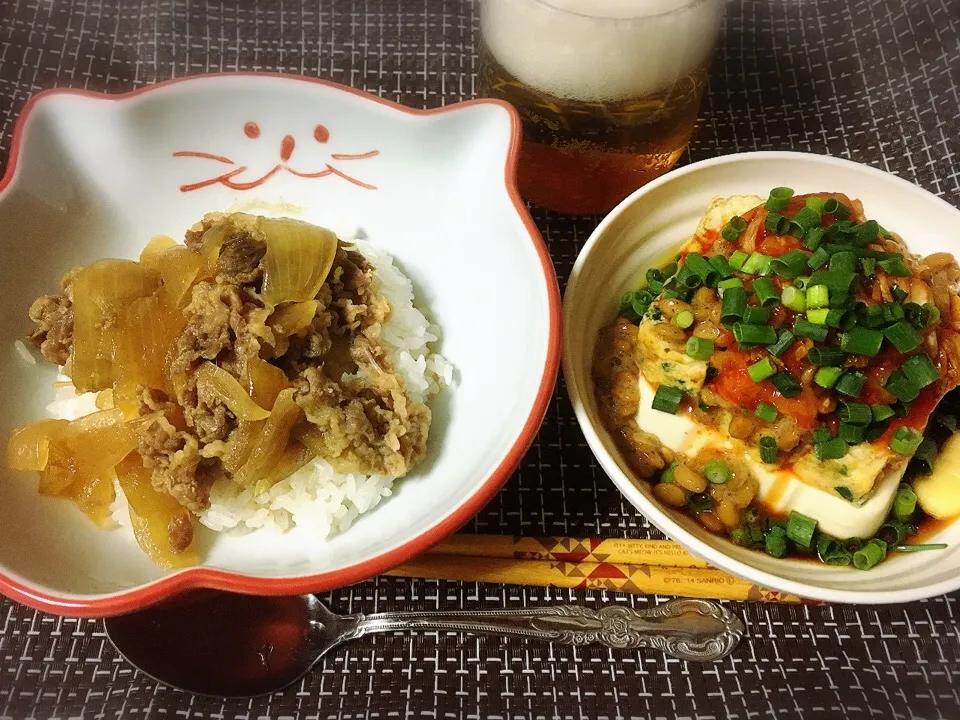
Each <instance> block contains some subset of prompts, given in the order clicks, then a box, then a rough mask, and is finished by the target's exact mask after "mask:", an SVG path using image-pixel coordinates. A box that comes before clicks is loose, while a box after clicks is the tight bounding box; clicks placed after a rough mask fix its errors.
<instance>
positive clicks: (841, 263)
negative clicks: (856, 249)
mask: <svg viewBox="0 0 960 720" xmlns="http://www.w3.org/2000/svg"><path fill="white" fill-rule="evenodd" d="M856 269H857V256H856V255H854V254H853V253H852V252H850V251H849V250H844V251H842V252H837V253H834V254H833V255H831V256H830V272H843V273H852V272H854V271H855V270H856Z"/></svg>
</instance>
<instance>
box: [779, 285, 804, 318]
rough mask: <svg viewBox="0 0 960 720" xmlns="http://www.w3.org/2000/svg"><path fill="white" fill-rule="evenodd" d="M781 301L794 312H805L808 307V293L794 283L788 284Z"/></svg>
mask: <svg viewBox="0 0 960 720" xmlns="http://www.w3.org/2000/svg"><path fill="white" fill-rule="evenodd" d="M780 301H781V302H782V303H783V304H784V305H786V306H787V307H788V308H790V309H791V310H793V311H794V312H803V311H804V310H806V309H807V296H806V293H804V292H803V290H798V289H797V288H795V287H793V286H792V285H788V286H787V287H785V288H784V289H783V294H782V295H781V296H780Z"/></svg>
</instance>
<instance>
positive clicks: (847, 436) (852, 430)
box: [837, 422, 867, 445]
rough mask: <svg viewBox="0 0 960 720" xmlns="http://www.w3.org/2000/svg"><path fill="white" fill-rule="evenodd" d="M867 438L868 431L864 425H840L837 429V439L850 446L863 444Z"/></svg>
mask: <svg viewBox="0 0 960 720" xmlns="http://www.w3.org/2000/svg"><path fill="white" fill-rule="evenodd" d="M866 436H867V429H866V428H865V427H863V426H862V425H851V424H849V423H843V422H842V423H840V427H839V428H837V437H838V438H840V439H841V440H843V441H844V442H845V443H848V444H850V445H856V444H857V443H862V442H863V440H864V438H865V437H866Z"/></svg>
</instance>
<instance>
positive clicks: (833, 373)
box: [813, 367, 843, 388]
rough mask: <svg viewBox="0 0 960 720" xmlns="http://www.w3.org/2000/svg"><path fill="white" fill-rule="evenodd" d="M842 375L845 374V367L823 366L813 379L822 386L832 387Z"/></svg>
mask: <svg viewBox="0 0 960 720" xmlns="http://www.w3.org/2000/svg"><path fill="white" fill-rule="evenodd" d="M841 375H843V368H838V367H822V368H820V369H819V370H817V374H816V375H814V376H813V381H814V382H815V383H816V384H817V385H819V386H820V387H822V388H832V387H833V386H834V385H835V384H836V382H837V380H839V379H840V376H841Z"/></svg>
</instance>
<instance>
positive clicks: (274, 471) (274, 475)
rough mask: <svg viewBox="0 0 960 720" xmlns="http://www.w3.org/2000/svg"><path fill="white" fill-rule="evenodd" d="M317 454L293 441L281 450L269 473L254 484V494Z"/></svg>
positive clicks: (257, 493) (278, 480)
mask: <svg viewBox="0 0 960 720" xmlns="http://www.w3.org/2000/svg"><path fill="white" fill-rule="evenodd" d="M316 456H317V454H316V453H315V452H313V451H312V450H310V449H308V448H306V447H304V446H303V445H301V444H299V443H293V444H291V445H289V446H288V447H287V449H286V450H284V451H283V455H281V456H280V461H279V462H278V463H277V464H276V465H275V466H274V467H273V468H271V469H270V472H269V474H267V475H266V476H265V477H262V478H260V479H259V480H257V482H256V484H255V485H254V490H253V493H254V495H262V494H263V493H265V492H267V491H268V490H269V489H270V488H272V487H273V486H274V485H276V484H277V483H278V482H280V481H281V480H283V479H284V478H287V477H289V476H290V475H293V473H295V472H296V471H297V470H299V469H300V468H302V467H303V466H304V465H306V464H307V463H308V462H310V461H311V460H313V459H314V458H315V457H316Z"/></svg>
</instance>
